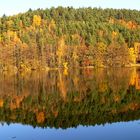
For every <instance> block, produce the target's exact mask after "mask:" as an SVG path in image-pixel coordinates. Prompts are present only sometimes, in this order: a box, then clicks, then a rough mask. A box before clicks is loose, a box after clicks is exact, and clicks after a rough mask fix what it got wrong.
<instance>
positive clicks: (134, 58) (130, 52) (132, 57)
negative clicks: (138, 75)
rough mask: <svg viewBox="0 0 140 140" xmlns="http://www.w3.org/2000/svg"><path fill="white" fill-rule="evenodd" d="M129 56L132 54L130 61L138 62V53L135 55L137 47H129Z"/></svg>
mask: <svg viewBox="0 0 140 140" xmlns="http://www.w3.org/2000/svg"><path fill="white" fill-rule="evenodd" d="M129 56H130V61H131V62H132V63H136V55H135V49H134V48H129Z"/></svg>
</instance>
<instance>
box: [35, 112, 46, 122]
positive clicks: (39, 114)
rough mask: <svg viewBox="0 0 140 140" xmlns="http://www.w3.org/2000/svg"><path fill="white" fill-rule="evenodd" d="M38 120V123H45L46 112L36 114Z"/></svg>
mask: <svg viewBox="0 0 140 140" xmlns="http://www.w3.org/2000/svg"><path fill="white" fill-rule="evenodd" d="M36 119H37V122H38V123H43V122H44V120H45V115H44V112H39V113H36Z"/></svg>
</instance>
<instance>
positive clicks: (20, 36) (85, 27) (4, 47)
mask: <svg viewBox="0 0 140 140" xmlns="http://www.w3.org/2000/svg"><path fill="white" fill-rule="evenodd" d="M139 17H140V12H139V11H137V10H126V9H121V10H116V9H101V8H90V7H89V8H79V9H74V8H72V7H67V8H63V7H58V8H50V9H45V10H43V9H37V10H34V11H32V10H31V9H29V11H28V12H26V13H22V14H21V13H20V14H17V15H13V16H6V15H3V16H2V17H1V18H0V68H1V69H3V70H9V69H13V68H14V69H16V70H36V69H46V68H58V67H65V68H69V67H85V66H94V67H101V66H125V65H129V64H135V63H136V57H137V54H136V50H135V47H136V46H140V43H139V42H140V34H139V32H140V18H139Z"/></svg>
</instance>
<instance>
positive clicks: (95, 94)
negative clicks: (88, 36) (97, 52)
mask: <svg viewBox="0 0 140 140" xmlns="http://www.w3.org/2000/svg"><path fill="white" fill-rule="evenodd" d="M139 119H140V70H139V69H138V68H137V69H136V68H123V69H122V68H115V69H96V70H95V69H76V70H55V71H49V72H32V73H26V74H25V73H18V74H16V75H9V74H7V73H0V121H1V125H0V137H1V138H0V139H2V140H9V139H16V140H25V139H26V140H39V139H40V140H46V139H49V140H56V139H61V140H63V139H65V140H66V139H68V140H70V139H78V140H85V139H89V140H90V139H91V140H93V139H95V140H97V139H98V140H112V139H113V140H115V139H116V140H118V139H121V140H124V139H127V140H128V139H135V140H139V139H140V135H139V132H138V131H139V128H140V120H139Z"/></svg>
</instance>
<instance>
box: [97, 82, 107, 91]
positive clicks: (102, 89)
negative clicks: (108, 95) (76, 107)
mask: <svg viewBox="0 0 140 140" xmlns="http://www.w3.org/2000/svg"><path fill="white" fill-rule="evenodd" d="M106 90H107V84H106V83H101V84H100V85H99V91H100V92H105V91H106Z"/></svg>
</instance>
